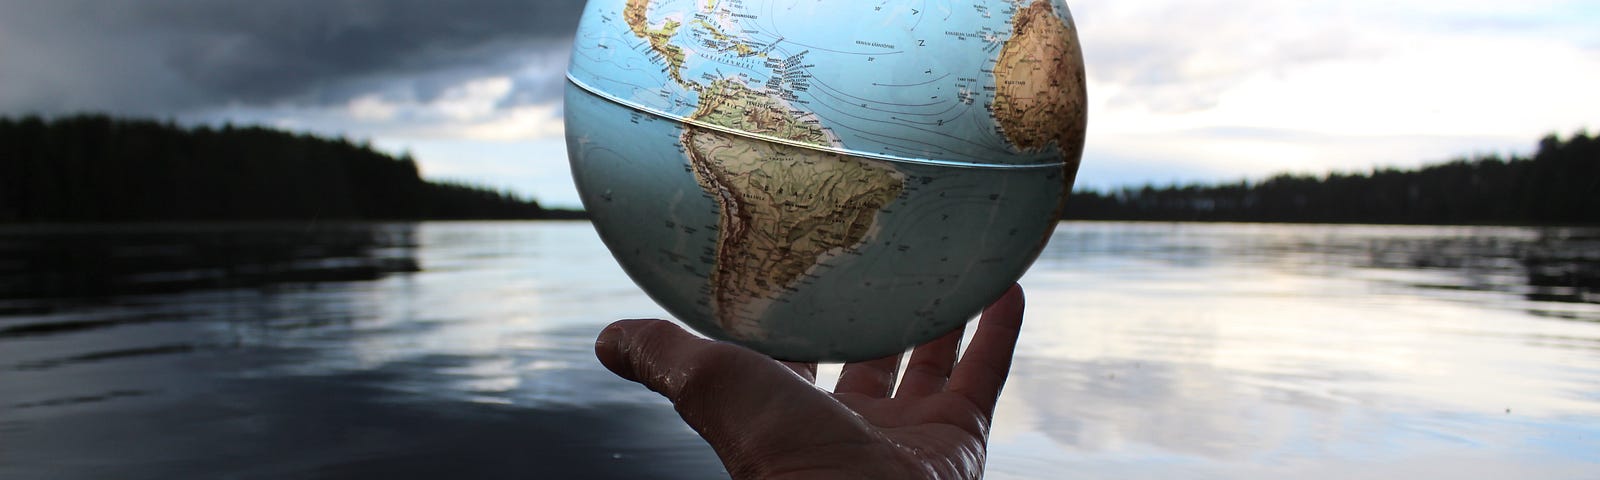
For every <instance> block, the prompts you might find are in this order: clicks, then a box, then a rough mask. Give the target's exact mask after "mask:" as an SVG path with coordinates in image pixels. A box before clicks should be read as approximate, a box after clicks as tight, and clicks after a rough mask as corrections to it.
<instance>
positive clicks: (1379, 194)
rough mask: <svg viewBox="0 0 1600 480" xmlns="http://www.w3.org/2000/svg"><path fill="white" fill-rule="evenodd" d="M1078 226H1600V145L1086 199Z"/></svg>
mask: <svg viewBox="0 0 1600 480" xmlns="http://www.w3.org/2000/svg"><path fill="white" fill-rule="evenodd" d="M1065 216H1066V218H1067V219H1073V220H1156V221H1227V222H1303V223H1386V224H1507V225H1528V224H1543V225H1550V224H1561V225H1597V224H1600V136H1591V135H1590V134H1588V133H1587V132H1584V131H1580V132H1578V133H1575V134H1573V135H1571V136H1569V137H1567V138H1565V139H1563V138H1561V137H1559V136H1558V135H1555V134H1551V135H1548V136H1546V137H1544V138H1543V139H1542V140H1540V141H1539V145H1538V149H1537V151H1536V152H1535V153H1534V154H1533V155H1532V156H1511V157H1509V158H1507V157H1502V156H1498V155H1486V156H1478V157H1473V158H1462V159H1457V160H1454V161H1450V162H1447V163H1442V164H1436V165H1429V166H1424V167H1421V168H1418V169H1414V170H1401V169H1395V168H1379V169H1374V170H1372V171H1371V172H1368V173H1330V174H1327V175H1321V176H1314V175H1291V174H1280V175H1276V176H1273V177H1271V178H1268V179H1266V180H1262V181H1253V182H1252V181H1239V182H1234V183H1225V184H1209V185H1206V184H1190V185H1173V186H1166V187H1156V186H1152V185H1145V186H1142V187H1126V188H1122V189H1117V190H1110V191H1099V190H1091V189H1086V190H1078V191H1074V192H1073V193H1072V196H1071V197H1070V198H1069V199H1068V200H1067V210H1066V215H1065Z"/></svg>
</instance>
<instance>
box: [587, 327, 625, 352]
mask: <svg viewBox="0 0 1600 480" xmlns="http://www.w3.org/2000/svg"><path fill="white" fill-rule="evenodd" d="M620 340H622V326H621V325H617V324H611V325H610V326H608V327H606V329H605V330H601V331H600V335H599V336H597V337H595V339H594V349H595V351H600V350H601V349H606V350H612V349H615V348H617V347H616V343H617V342H618V341H620Z"/></svg>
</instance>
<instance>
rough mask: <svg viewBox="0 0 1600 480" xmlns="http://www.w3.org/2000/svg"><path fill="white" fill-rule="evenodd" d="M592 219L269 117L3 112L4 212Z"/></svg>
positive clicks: (58, 217)
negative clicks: (424, 172)
mask: <svg viewBox="0 0 1600 480" xmlns="http://www.w3.org/2000/svg"><path fill="white" fill-rule="evenodd" d="M556 218H584V215H583V212H581V211H570V210H554V209H546V208H543V207H541V206H540V205H539V203H538V202H536V201H534V200H532V199H527V198H522V197H519V196H517V195H514V194H511V193H509V192H501V191H494V190H490V189H486V188H483V187H478V186H473V185H469V184H464V183H456V182H431V181H425V180H423V179H422V178H421V177H420V176H419V175H418V173H417V164H416V162H415V161H414V160H412V159H411V158H410V156H409V155H400V156H395V155H391V154H388V153H384V152H380V151H377V150H374V149H373V148H372V147H371V146H369V145H367V144H365V143H355V142H352V141H350V140H348V139H345V138H325V137H318V136H313V135H307V134H294V133H289V132H283V131H279V130H273V129H268V128H263V127H234V126H231V125H230V126H223V127H220V128H214V127H210V126H197V127H184V126H179V125H177V124H174V123H172V122H170V121H169V122H157V121H151V120H128V119H114V118H111V117H108V116H103V115H79V116H71V117H62V118H54V119H43V118H39V117H24V118H16V119H13V118H0V222H6V223H29V222H164V221H256V220H313V219H315V220H466V219H556Z"/></svg>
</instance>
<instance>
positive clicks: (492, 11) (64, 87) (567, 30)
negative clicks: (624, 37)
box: [0, 0, 583, 115]
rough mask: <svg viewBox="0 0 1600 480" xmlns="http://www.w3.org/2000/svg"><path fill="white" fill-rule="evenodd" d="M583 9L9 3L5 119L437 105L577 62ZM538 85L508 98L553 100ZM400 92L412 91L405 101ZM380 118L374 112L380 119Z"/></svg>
mask: <svg viewBox="0 0 1600 480" xmlns="http://www.w3.org/2000/svg"><path fill="white" fill-rule="evenodd" d="M582 4H583V2H582V0H547V1H526V0H524V1H517V0H470V1H453V2H437V1H431V0H393V1H382V2H375V1H360V0H275V1H270V2H260V1H248V0H210V1H206V0H143V1H140V2H101V1H95V0H52V1H49V2H35V1H26V0H17V1H0V85H6V88H4V89H0V111H5V112H40V113H60V112H71V111H79V110H99V111H111V112H116V113H129V114H161V115H170V114H173V113H175V112H185V111H191V110H198V109H206V108H216V107H219V106H225V105H235V106H271V105H284V104H289V105H303V106H325V105H335V104H343V103H346V102H349V101H351V100H352V99H355V98H363V97H369V96H371V95H372V94H374V92H381V93H382V94H384V95H391V96H392V95H399V94H403V95H407V96H412V97H415V98H417V99H420V100H422V101H429V100H432V99H433V98H435V97H437V96H439V95H443V94H445V93H446V92H448V91H449V89H451V88H454V87H456V86H458V85H459V84H460V83H461V82H462V81H463V80H466V79H473V78H481V77H484V76H490V75H496V74H501V75H508V74H512V73H515V72H517V71H519V70H522V69H523V68H524V67H525V66H526V64H527V63H528V62H530V61H537V60H539V59H540V58H542V57H543V56H546V55H545V52H550V51H559V52H563V53H562V56H563V58H562V61H563V62H564V52H565V50H566V46H567V45H568V43H567V42H568V39H569V38H570V37H571V35H572V32H573V29H574V28H575V25H576V23H577V17H578V14H579V12H580V11H581V8H582ZM545 83H547V82H541V81H538V80H532V81H514V83H513V87H514V88H518V89H525V90H523V91H522V93H519V94H518V95H514V96H509V97H508V98H511V99H512V100H515V101H516V102H519V103H540V102H543V101H547V100H549V99H551V98H556V97H555V92H556V90H553V89H551V88H549V87H548V85H546V84H545ZM397 92H401V93H397ZM368 113H372V112H368Z"/></svg>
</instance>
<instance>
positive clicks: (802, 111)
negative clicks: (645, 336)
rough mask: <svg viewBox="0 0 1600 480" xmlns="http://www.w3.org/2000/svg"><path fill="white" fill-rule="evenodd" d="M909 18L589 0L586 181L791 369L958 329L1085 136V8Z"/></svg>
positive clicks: (667, 289) (945, 11)
mask: <svg viewBox="0 0 1600 480" xmlns="http://www.w3.org/2000/svg"><path fill="white" fill-rule="evenodd" d="M906 3H908V4H907V5H898V6H887V5H882V4H871V3H866V2H858V1H853V0H804V1H801V0H720V1H709V0H591V1H590V2H589V4H588V6H587V7H586V10H585V12H584V14H583V19H582V21H581V23H580V25H579V28H578V32H577V36H576V38H575V39H574V41H573V50H572V59H571V62H570V66H569V69H568V72H567V79H568V84H567V87H566V107H565V108H566V112H565V113H566V132H567V144H568V151H569V156H570V160H571V162H572V171H573V177H574V181H575V182H576V184H577V187H578V190H579V193H580V195H581V196H582V199H583V203H584V206H585V208H586V209H587V210H588V211H589V212H590V215H591V216H592V218H593V221H594V226H595V229H596V230H597V231H598V232H599V234H600V237H601V239H603V241H604V242H605V243H606V245H607V247H609V249H610V250H611V252H612V253H613V254H614V255H615V256H616V258H617V261H618V262H619V263H620V264H621V265H622V267H623V269H624V270H625V271H626V272H627V273H628V275H629V276H630V277H632V278H633V280H634V281H635V282H637V283H638V284H639V286H640V287H642V288H643V289H644V291H645V292H646V293H647V294H649V295H650V296H651V298H653V299H655V300H656V301H657V302H658V303H660V304H661V305H662V307H664V308H665V309H666V310H667V311H669V312H671V313H672V314H673V315H674V316H676V317H677V318H678V319H679V320H681V321H682V322H683V323H685V324H687V325H689V326H691V327H693V328H694V329H696V330H698V331H700V332H701V333H703V334H705V335H708V336H710V337H713V338H717V339H722V340H727V341H731V342H735V343H739V344H742V345H744V346H747V347H750V348H752V349H755V350H757V351H760V352H763V353H765V354H767V355H770V356H772V357H775V358H779V359H784V360H797V361H857V360H864V359H870V358H877V357H882V356H885V355H889V354H893V353H897V352H901V351H904V350H905V349H906V348H908V347H910V346H913V345H917V344H920V343H923V342H926V341H929V340H932V339H934V338H937V337H939V336H940V335H942V334H944V333H946V332H949V331H951V330H953V329H956V328H959V327H961V326H962V325H963V324H964V323H965V322H967V321H968V320H970V319H972V318H973V317H974V316H975V315H976V314H977V313H978V312H979V311H981V309H982V308H983V307H984V306H985V305H987V304H988V303H990V302H991V301H993V300H994V299H995V298H998V297H999V296H1000V295H1001V294H1002V293H1004V292H1005V290H1006V289H1007V288H1009V287H1010V285H1011V284H1012V283H1013V282H1015V281H1016V279H1017V278H1019V277H1020V276H1021V275H1022V274H1023V272H1024V271H1025V270H1026V269H1027V268H1028V265H1029V264H1031V263H1032V262H1033V260H1034V258H1036V257H1037V256H1038V254H1039V252H1040V250H1041V249H1043V247H1044V245H1045V242H1047V241H1048V240H1049V237H1050V234H1051V232H1052V231H1053V230H1054V226H1055V224H1056V223H1057V221H1058V220H1059V217H1060V214H1061V210H1062V206H1063V205H1064V201H1065V198H1066V194H1067V193H1068V192H1069V191H1070V190H1071V186H1072V181H1073V177H1074V174H1075V173H1076V171H1077V166H1078V160H1079V156H1080V154H1081V151H1082V148H1083V134H1084V125H1085V121H1086V115H1085V103H1086V100H1085V96H1084V75H1083V61H1082V54H1081V51H1080V48H1079V44H1078V39H1077V33H1076V27H1075V26H1074V24H1073V21H1072V16H1071V15H1070V14H1069V13H1068V11H1067V7H1066V5H1065V4H1064V3H1062V2H1060V1H1055V0H1031V1H1021V2H1015V1H978V2H966V3H962V4H960V5H946V6H943V7H938V8H934V7H931V6H929V7H927V9H923V8H922V7H914V6H913V5H910V3H913V2H906ZM916 5H921V4H916Z"/></svg>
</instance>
